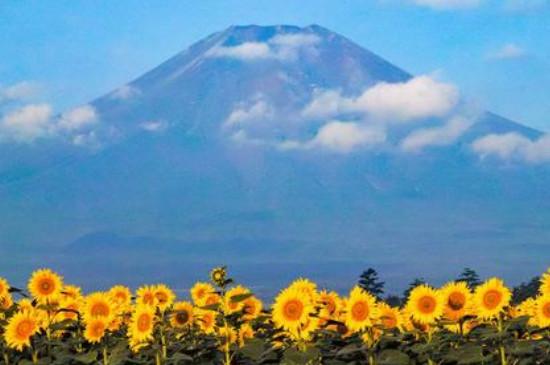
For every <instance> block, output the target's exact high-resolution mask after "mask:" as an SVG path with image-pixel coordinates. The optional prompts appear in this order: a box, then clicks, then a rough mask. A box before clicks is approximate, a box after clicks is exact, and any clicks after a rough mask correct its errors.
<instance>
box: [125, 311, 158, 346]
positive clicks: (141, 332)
mask: <svg viewBox="0 0 550 365" xmlns="http://www.w3.org/2000/svg"><path fill="white" fill-rule="evenodd" d="M154 325H155V311H154V308H153V307H151V306H150V305H146V304H138V305H136V307H135V308H134V311H133V313H132V317H131V319H130V325H129V327H128V335H129V337H130V342H131V343H133V344H134V345H136V344H138V343H143V342H147V341H149V340H152V339H153V328H154Z"/></svg>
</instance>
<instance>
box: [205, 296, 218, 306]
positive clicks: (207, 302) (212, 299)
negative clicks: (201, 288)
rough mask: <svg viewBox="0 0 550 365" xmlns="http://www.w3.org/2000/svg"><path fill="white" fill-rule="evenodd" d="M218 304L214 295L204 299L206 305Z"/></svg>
mask: <svg viewBox="0 0 550 365" xmlns="http://www.w3.org/2000/svg"><path fill="white" fill-rule="evenodd" d="M217 302H218V298H217V297H216V296H215V295H211V296H209V297H208V298H207V299H206V305H211V304H215V303H217Z"/></svg>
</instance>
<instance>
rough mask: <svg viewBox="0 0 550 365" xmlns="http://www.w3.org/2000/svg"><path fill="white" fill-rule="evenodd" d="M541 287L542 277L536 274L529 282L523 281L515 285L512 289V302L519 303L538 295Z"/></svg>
mask: <svg viewBox="0 0 550 365" xmlns="http://www.w3.org/2000/svg"><path fill="white" fill-rule="evenodd" d="M539 287H540V277H539V276H535V277H534V278H532V279H531V280H530V281H529V282H527V283H521V284H520V285H518V286H516V287H514V289H513V291H512V303H513V304H519V303H521V302H523V301H524V300H525V299H528V298H534V297H536V296H537V294H538V292H539Z"/></svg>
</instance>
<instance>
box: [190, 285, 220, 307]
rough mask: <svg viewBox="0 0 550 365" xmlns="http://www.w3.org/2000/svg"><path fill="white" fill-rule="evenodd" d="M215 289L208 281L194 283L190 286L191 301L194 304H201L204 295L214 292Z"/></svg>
mask: <svg viewBox="0 0 550 365" xmlns="http://www.w3.org/2000/svg"><path fill="white" fill-rule="evenodd" d="M215 291H216V289H214V287H213V286H212V285H210V284H208V283H201V282H198V283H196V284H195V285H194V286H193V287H192V288H191V298H192V299H193V303H195V305H203V303H204V299H205V298H206V296H207V295H209V294H212V293H214V292H215Z"/></svg>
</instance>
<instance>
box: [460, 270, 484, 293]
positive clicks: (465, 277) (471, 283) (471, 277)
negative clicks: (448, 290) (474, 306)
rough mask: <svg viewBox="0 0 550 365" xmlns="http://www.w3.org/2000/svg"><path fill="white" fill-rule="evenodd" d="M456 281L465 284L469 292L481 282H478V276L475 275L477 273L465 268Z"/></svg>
mask: <svg viewBox="0 0 550 365" xmlns="http://www.w3.org/2000/svg"><path fill="white" fill-rule="evenodd" d="M456 281H463V282H465V283H466V284H467V285H468V287H469V288H470V289H471V290H474V289H475V288H476V287H477V286H479V285H480V284H481V280H479V275H478V274H477V272H476V271H475V270H474V269H470V268H469V267H466V268H464V270H462V273H461V274H460V276H459V277H458V278H457V279H456Z"/></svg>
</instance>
